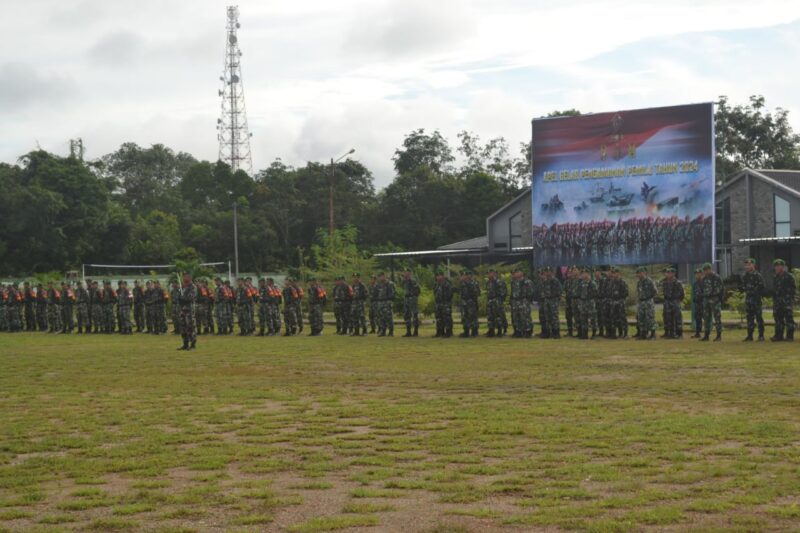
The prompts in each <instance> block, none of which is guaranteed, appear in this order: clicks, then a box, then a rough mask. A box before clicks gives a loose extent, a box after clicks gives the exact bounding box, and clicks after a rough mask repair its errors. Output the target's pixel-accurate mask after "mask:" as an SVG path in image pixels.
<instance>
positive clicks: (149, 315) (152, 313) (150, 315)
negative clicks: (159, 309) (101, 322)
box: [92, 304, 156, 333]
mask: <svg viewBox="0 0 800 533" xmlns="http://www.w3.org/2000/svg"><path fill="white" fill-rule="evenodd" d="M155 307H156V306H155V305H153V304H148V305H145V306H144V317H145V327H146V328H147V332H148V333H155V332H156V310H155ZM92 322H94V324H95V325H97V321H95V319H94V318H92Z"/></svg>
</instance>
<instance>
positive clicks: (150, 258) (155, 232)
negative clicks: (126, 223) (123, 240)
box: [127, 210, 181, 264]
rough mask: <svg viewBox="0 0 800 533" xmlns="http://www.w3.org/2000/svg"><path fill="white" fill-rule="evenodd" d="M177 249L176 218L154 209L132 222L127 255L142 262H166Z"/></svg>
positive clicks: (178, 244)
mask: <svg viewBox="0 0 800 533" xmlns="http://www.w3.org/2000/svg"><path fill="white" fill-rule="evenodd" d="M179 249H181V235H180V230H179V227H178V218H177V217H176V216H175V215H172V214H169V213H164V212H163V211H158V210H156V211H151V212H150V213H148V214H147V215H146V216H144V217H142V216H139V217H138V218H137V219H136V221H135V222H134V225H133V229H132V231H131V240H130V242H129V244H128V251H127V257H128V258H129V260H130V259H135V260H136V261H138V262H140V263H144V264H167V263H169V261H170V260H171V259H172V257H173V256H174V255H175V253H176V251H177V250H179Z"/></svg>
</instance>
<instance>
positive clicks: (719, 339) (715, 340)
mask: <svg viewBox="0 0 800 533" xmlns="http://www.w3.org/2000/svg"><path fill="white" fill-rule="evenodd" d="M721 340H722V332H721V331H718V332H717V336H716V337H714V342H719V341H721Z"/></svg>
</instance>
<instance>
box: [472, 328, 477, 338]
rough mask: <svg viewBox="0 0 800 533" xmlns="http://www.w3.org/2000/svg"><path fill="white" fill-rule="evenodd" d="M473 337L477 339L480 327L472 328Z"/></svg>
mask: <svg viewBox="0 0 800 533" xmlns="http://www.w3.org/2000/svg"><path fill="white" fill-rule="evenodd" d="M472 336H473V337H477V336H478V326H474V327H473V328H472Z"/></svg>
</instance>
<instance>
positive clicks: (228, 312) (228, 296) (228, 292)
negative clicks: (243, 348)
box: [225, 279, 236, 335]
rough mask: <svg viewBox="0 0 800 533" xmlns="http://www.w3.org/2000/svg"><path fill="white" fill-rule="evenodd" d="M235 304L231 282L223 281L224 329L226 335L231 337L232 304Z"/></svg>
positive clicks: (234, 294)
mask: <svg viewBox="0 0 800 533" xmlns="http://www.w3.org/2000/svg"><path fill="white" fill-rule="evenodd" d="M235 303H236V292H235V291H234V290H233V287H231V281H230V280H228V279H226V280H225V308H226V309H225V317H226V320H227V322H226V323H225V329H226V330H227V331H226V332H227V334H228V335H231V334H232V333H233V308H234V304H235Z"/></svg>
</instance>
